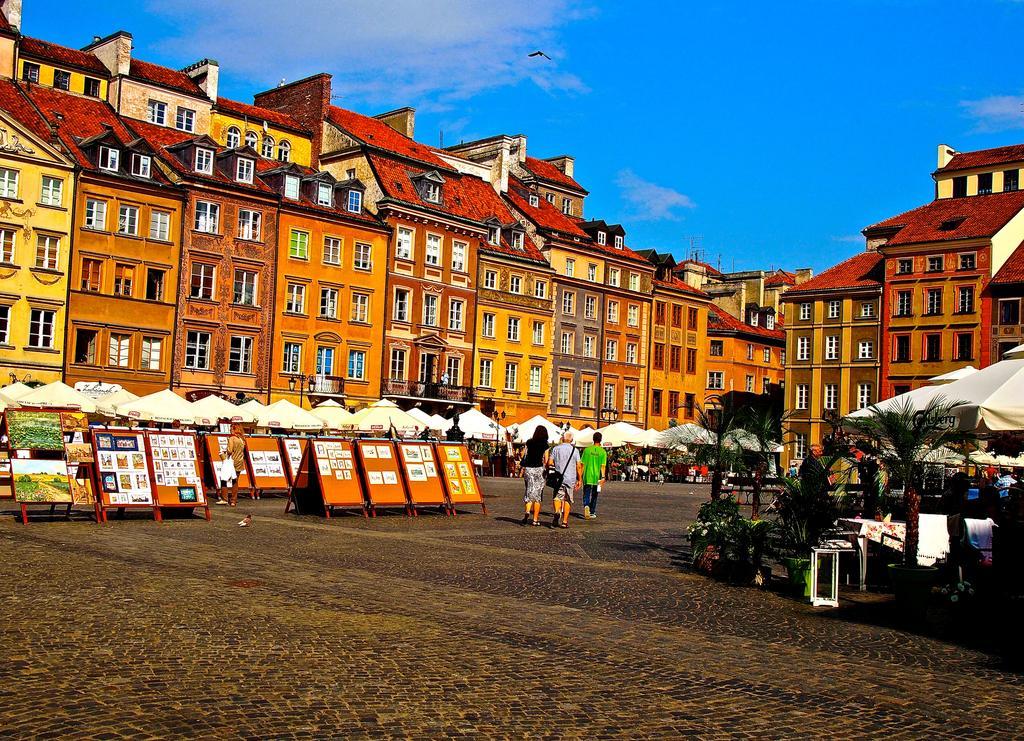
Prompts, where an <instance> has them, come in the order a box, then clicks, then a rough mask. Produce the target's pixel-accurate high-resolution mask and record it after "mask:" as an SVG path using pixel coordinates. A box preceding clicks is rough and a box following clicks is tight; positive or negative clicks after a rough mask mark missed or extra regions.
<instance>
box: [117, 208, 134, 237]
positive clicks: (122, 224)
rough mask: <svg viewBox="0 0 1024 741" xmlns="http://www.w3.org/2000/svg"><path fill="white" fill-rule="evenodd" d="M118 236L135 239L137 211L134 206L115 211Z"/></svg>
mask: <svg viewBox="0 0 1024 741" xmlns="http://www.w3.org/2000/svg"><path fill="white" fill-rule="evenodd" d="M117 231H118V234H127V235H129V236H132V237H136V236H138V234H139V209H138V208H136V207H135V206H121V207H120V208H119V209H118V210H117Z"/></svg>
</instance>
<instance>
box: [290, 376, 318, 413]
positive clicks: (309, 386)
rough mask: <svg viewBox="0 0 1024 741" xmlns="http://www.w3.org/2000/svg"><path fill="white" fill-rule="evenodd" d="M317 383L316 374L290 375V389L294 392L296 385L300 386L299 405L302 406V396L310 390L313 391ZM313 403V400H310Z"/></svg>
mask: <svg viewBox="0 0 1024 741" xmlns="http://www.w3.org/2000/svg"><path fill="white" fill-rule="evenodd" d="M315 383H316V376H314V375H312V374H310V375H308V376H307V375H305V374H303V373H298V374H296V375H292V376H288V390H289V391H292V392H294V391H295V387H296V386H298V387H299V407H300V408H301V407H302V397H303V395H304V394H305V393H306V391H308V392H309V393H310V394H312V393H313V386H314V384H315ZM310 404H311V405H312V402H310Z"/></svg>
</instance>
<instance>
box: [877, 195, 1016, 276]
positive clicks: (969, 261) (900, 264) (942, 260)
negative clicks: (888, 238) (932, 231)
mask: <svg viewBox="0 0 1024 741" xmlns="http://www.w3.org/2000/svg"><path fill="white" fill-rule="evenodd" d="M1014 190H1016V188H1014ZM956 265H957V268H956V269H957V270H975V269H976V268H977V266H978V255H977V253H976V252H961V253H959V254H957V255H956ZM945 269H946V255H928V256H927V257H926V258H925V269H924V272H926V273H941V272H943V271H944V270H945ZM913 272H914V258H912V257H901V258H899V259H898V260H896V275H911V274H913Z"/></svg>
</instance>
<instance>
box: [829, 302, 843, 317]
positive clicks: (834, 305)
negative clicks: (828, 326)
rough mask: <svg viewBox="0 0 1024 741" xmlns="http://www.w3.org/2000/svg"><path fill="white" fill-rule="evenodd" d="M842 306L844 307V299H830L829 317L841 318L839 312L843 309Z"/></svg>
mask: <svg viewBox="0 0 1024 741" xmlns="http://www.w3.org/2000/svg"><path fill="white" fill-rule="evenodd" d="M842 307H843V302H842V301H829V302H828V318H829V319H838V318H839V312H840V311H841V310H842Z"/></svg>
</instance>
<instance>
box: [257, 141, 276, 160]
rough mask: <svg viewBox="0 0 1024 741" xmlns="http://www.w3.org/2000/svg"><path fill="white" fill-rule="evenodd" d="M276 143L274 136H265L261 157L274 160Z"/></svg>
mask: <svg viewBox="0 0 1024 741" xmlns="http://www.w3.org/2000/svg"><path fill="white" fill-rule="evenodd" d="M275 144H276V142H275V141H274V137H272V136H266V135H265V136H264V137H263V143H262V146H261V147H260V155H261V156H263V157H266V158H267V159H268V160H269V159H273V158H274V146H275Z"/></svg>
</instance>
